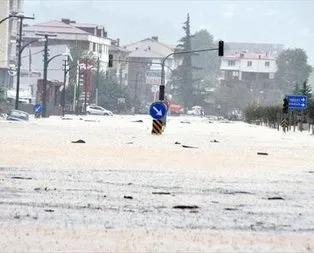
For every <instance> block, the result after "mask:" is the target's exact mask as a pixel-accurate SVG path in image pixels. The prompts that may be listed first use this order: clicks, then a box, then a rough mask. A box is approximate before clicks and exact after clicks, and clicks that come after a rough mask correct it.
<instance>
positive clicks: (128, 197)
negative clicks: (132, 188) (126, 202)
mask: <svg viewBox="0 0 314 253" xmlns="http://www.w3.org/2000/svg"><path fill="white" fill-rule="evenodd" d="M123 198H125V199H133V197H132V196H124V197H123Z"/></svg>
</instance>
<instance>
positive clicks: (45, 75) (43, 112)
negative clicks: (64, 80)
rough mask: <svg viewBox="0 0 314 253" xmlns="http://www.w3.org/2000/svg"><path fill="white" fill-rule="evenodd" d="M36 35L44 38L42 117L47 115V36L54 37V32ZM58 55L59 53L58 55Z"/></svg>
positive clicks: (48, 60)
mask: <svg viewBox="0 0 314 253" xmlns="http://www.w3.org/2000/svg"><path fill="white" fill-rule="evenodd" d="M36 35H38V36H43V37H44V38H45V47H44V74H43V94H42V103H43V111H42V117H43V118H45V117H47V74H48V64H49V62H50V61H51V60H52V58H51V59H48V42H49V41H48V39H49V37H56V35H54V34H51V35H50V34H39V33H38V34H36ZM58 56H59V55H58Z"/></svg>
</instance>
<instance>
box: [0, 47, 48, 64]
mask: <svg viewBox="0 0 314 253" xmlns="http://www.w3.org/2000/svg"><path fill="white" fill-rule="evenodd" d="M43 51H44V50H40V51H38V52H35V53H32V54H28V55H26V56H23V57H22V58H27V57H29V56H32V55H37V54H40V53H41V52H43ZM0 62H1V63H9V62H10V61H0Z"/></svg>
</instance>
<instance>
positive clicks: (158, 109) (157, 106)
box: [149, 102, 167, 119]
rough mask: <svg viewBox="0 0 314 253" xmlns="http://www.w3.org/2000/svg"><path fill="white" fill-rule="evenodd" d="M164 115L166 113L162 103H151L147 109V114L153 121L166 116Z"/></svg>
mask: <svg viewBox="0 0 314 253" xmlns="http://www.w3.org/2000/svg"><path fill="white" fill-rule="evenodd" d="M166 113H167V107H166V105H165V104H164V103H162V102H155V103H152V105H151V106H150V108H149V114H150V116H152V117H153V118H154V119H161V118H163V117H164V116H165V115H166Z"/></svg>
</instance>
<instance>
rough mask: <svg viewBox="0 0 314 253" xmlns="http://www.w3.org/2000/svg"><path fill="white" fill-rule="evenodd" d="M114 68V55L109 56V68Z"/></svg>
mask: <svg viewBox="0 0 314 253" xmlns="http://www.w3.org/2000/svg"><path fill="white" fill-rule="evenodd" d="M112 66H113V55H112V54H109V62H108V67H109V68H112Z"/></svg>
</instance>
